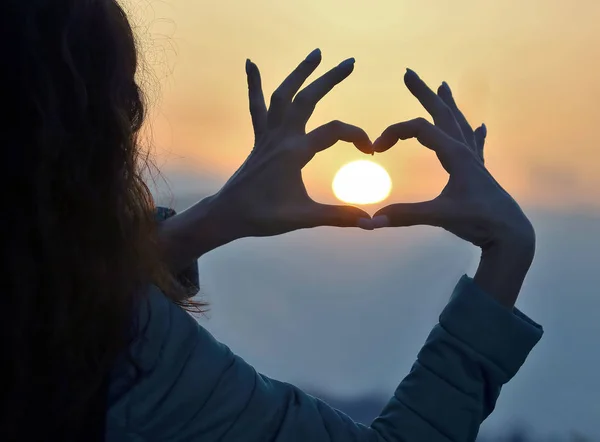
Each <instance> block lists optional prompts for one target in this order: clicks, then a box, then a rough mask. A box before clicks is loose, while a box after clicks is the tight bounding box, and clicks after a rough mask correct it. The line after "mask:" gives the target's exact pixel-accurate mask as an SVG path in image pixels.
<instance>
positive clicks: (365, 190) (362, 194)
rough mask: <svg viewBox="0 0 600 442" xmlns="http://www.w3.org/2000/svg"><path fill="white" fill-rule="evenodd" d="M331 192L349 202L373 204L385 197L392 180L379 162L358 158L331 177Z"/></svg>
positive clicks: (387, 194)
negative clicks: (358, 159)
mask: <svg viewBox="0 0 600 442" xmlns="http://www.w3.org/2000/svg"><path fill="white" fill-rule="evenodd" d="M332 187H333V193H334V194H335V196H336V197H337V198H338V199H339V200H341V201H343V202H345V203H349V204H374V203H378V202H381V201H383V200H384V199H386V198H387V197H388V196H389V194H390V192H391V190H392V180H391V179H390V176H389V175H388V173H387V171H386V170H385V169H384V168H383V167H381V166H380V165H379V164H377V163H375V162H373V161H368V160H360V161H353V162H352V163H348V164H346V165H345V166H342V167H341V168H340V170H339V171H338V172H337V173H336V175H335V178H334V179H333V184H332Z"/></svg>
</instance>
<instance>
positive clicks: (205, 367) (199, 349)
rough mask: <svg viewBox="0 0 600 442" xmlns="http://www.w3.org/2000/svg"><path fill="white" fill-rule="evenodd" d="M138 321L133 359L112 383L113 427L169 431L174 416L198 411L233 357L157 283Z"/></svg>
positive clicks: (122, 366)
mask: <svg viewBox="0 0 600 442" xmlns="http://www.w3.org/2000/svg"><path fill="white" fill-rule="evenodd" d="M133 324H134V330H135V332H136V337H135V340H134V341H133V343H132V344H131V346H130V349H129V352H130V356H131V357H128V356H127V355H124V356H123V358H122V360H120V361H119V362H118V363H117V365H116V366H115V368H114V371H113V375H112V378H111V382H110V387H109V400H108V403H109V408H108V415H107V426H108V430H109V433H110V432H113V433H114V432H121V433H123V432H133V433H135V434H150V433H152V432H156V431H158V432H160V433H163V434H164V433H168V432H169V428H171V427H176V426H177V425H176V419H175V416H177V419H183V420H185V419H187V418H189V416H187V415H188V414H192V415H193V413H194V410H196V411H197V408H198V406H199V404H202V403H203V398H207V397H208V396H209V395H210V392H211V388H212V386H213V385H214V384H215V383H216V382H217V380H218V379H219V377H220V374H221V373H222V372H223V371H224V370H226V369H227V367H228V366H229V365H231V364H232V363H233V360H234V355H233V354H232V352H231V351H230V350H229V348H228V347H227V346H225V345H223V344H221V343H219V342H218V341H217V340H216V339H215V338H214V337H213V336H212V335H211V334H210V333H209V332H208V331H207V330H206V329H204V328H203V327H202V326H200V324H198V322H197V321H196V320H195V318H193V317H192V316H191V315H190V314H189V313H188V312H186V311H185V310H183V309H182V308H180V307H179V306H177V305H176V304H174V303H173V302H172V301H171V300H169V299H168V298H167V297H166V296H165V295H164V294H163V293H162V292H161V291H160V290H159V289H158V288H156V287H151V288H150V289H149V291H148V294H147V296H146V297H145V298H144V300H143V302H142V303H141V304H140V306H139V308H138V310H137V312H136V315H135V318H134V322H133ZM132 362H133V363H132ZM134 365H135V366H137V367H138V368H139V371H137V373H136V368H135V366H134Z"/></svg>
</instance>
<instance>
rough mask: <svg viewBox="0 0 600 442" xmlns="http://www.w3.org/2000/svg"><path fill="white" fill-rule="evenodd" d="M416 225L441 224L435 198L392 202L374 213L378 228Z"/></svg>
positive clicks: (375, 223) (375, 224) (374, 224)
mask: <svg viewBox="0 0 600 442" xmlns="http://www.w3.org/2000/svg"><path fill="white" fill-rule="evenodd" d="M416 225H428V226H438V227H439V226H440V210H439V207H438V204H437V202H436V201H435V200H431V201H424V202H420V203H399V204H391V205H389V206H386V207H384V208H382V209H380V210H378V211H377V212H376V213H375V215H373V226H374V228H376V229H379V228H382V227H408V226H416Z"/></svg>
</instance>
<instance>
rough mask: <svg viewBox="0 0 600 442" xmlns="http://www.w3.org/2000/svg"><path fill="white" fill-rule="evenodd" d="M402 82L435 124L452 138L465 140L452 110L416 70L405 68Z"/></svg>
mask: <svg viewBox="0 0 600 442" xmlns="http://www.w3.org/2000/svg"><path fill="white" fill-rule="evenodd" d="M404 83H405V84H406V87H407V88H408V90H409V91H410V92H411V93H412V94H413V95H414V96H415V97H416V98H417V100H419V102H420V103H421V104H422V105H423V107H424V108H425V109H426V110H427V112H429V115H431V116H432V117H433V121H434V123H435V125H436V126H438V127H439V128H440V129H442V130H443V131H444V132H446V133H447V134H448V135H450V136H451V137H452V138H454V139H456V140H460V141H466V140H465V139H464V137H463V135H462V131H461V130H460V127H459V125H458V123H457V122H456V119H455V118H454V114H453V112H452V110H450V108H449V107H448V106H447V105H446V103H444V102H443V101H442V99H441V98H440V97H439V96H438V95H437V94H436V93H435V92H433V91H432V90H431V89H430V88H429V86H427V84H425V82H424V81H423V80H421V79H420V78H419V76H418V75H417V73H416V72H414V71H412V70H411V69H407V70H406V74H405V75H404Z"/></svg>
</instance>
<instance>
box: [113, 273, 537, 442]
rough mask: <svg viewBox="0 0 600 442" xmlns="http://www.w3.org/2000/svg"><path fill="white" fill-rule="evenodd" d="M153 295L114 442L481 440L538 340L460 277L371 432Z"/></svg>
mask: <svg viewBox="0 0 600 442" xmlns="http://www.w3.org/2000/svg"><path fill="white" fill-rule="evenodd" d="M149 299H150V302H149V304H148V306H146V307H145V308H144V310H143V313H142V315H141V321H140V324H139V326H140V329H141V330H144V333H143V335H142V336H143V337H142V338H141V339H140V341H138V343H137V344H136V345H135V346H134V347H133V354H134V356H135V359H136V361H138V363H139V365H140V368H141V370H142V372H141V373H142V375H141V377H140V378H139V379H138V381H137V382H136V383H135V384H134V385H132V384H131V383H129V381H128V379H131V378H130V376H131V374H132V373H133V372H132V371H131V368H129V369H128V366H127V365H125V364H124V365H122V366H121V367H120V368H119V369H118V370H116V371H115V374H114V379H113V382H112V388H111V394H110V398H109V404H110V409H109V413H108V423H107V428H108V435H107V437H108V439H107V440H111V441H113V440H114V441H119V440H140V441H143V440H170V441H203V442H212V441H222V442H230V441H231V442H237V441H244V442H253V441H256V442H259V441H260V442H262V441H267V440H268V441H272V442H295V441H303V442H304V441H311V442H350V441H355V442H363V441H364V442H367V441H377V442H379V441H380V442H384V441H385V442H422V441H428V442H438V441H439V442H442V441H443V442H450V441H451V442H459V441H460V442H468V441H474V440H475V437H476V435H477V432H478V429H479V426H480V424H481V422H482V421H483V420H484V419H485V418H486V417H487V415H488V414H489V413H490V412H491V411H492V409H493V408H494V404H495V401H496V398H497V395H498V393H499V391H500V387H501V386H502V385H503V384H505V383H506V382H508V381H509V380H510V379H511V378H512V377H513V376H514V374H515V373H516V372H517V370H518V369H519V367H520V366H521V364H522V363H523V361H524V360H525V358H526V356H527V354H528V353H529V351H530V350H531V348H532V347H533V346H534V345H535V343H536V342H537V341H538V340H539V338H540V337H541V334H542V331H541V329H540V328H539V326H537V325H535V324H534V323H533V322H532V321H530V320H529V319H527V318H526V317H525V316H523V315H522V314H521V313H520V312H518V311H516V310H515V311H514V312H511V311H509V310H508V309H506V308H505V307H502V306H500V305H499V304H498V303H497V302H496V301H494V300H493V299H492V298H491V297H490V296H488V295H487V294H486V293H484V292H483V291H482V290H480V289H479V288H478V287H477V286H476V285H475V283H474V282H473V281H472V280H471V279H470V278H468V277H463V279H462V280H461V281H460V282H459V283H458V285H457V287H456V289H455V290H454V294H453V295H452V298H451V300H450V302H449V303H448V306H447V307H446V308H445V310H444V311H443V313H442V314H441V316H440V322H439V324H438V325H436V326H435V327H434V329H433V330H432V332H431V334H430V336H429V338H428V339H427V342H426V343H425V345H424V347H423V349H422V350H421V351H420V353H419V356H418V358H417V361H416V362H415V364H414V366H413V369H412V370H411V372H410V374H409V375H408V376H407V377H406V378H405V379H404V380H403V381H402V383H400V385H399V387H398V388H397V389H396V391H395V392H394V394H393V396H392V398H391V399H390V401H389V403H388V405H387V406H386V407H385V408H384V410H383V411H382V413H381V415H380V416H379V417H378V418H377V419H376V420H375V421H374V422H373V423H372V424H371V426H365V425H362V424H359V423H356V422H354V421H352V419H350V418H349V417H348V416H346V415H345V414H343V413H342V412H340V411H338V410H335V409H333V408H331V407H329V406H328V405H327V404H326V403H324V402H322V401H321V400H319V399H317V398H314V397H312V396H309V395H307V394H305V393H304V392H302V391H301V390H300V389H298V388H296V387H294V386H293V385H290V384H287V383H284V382H279V381H275V380H272V379H269V378H268V377H266V376H263V375H261V374H259V373H257V372H256V371H255V370H254V368H253V367H252V366H251V365H249V364H247V363H246V362H245V361H244V360H242V359H241V358H239V357H238V356H236V355H234V354H233V353H232V352H231V351H230V350H229V348H227V347H226V346H225V345H223V344H221V343H219V342H217V341H216V340H215V339H214V338H213V337H212V336H211V335H210V334H209V333H208V332H207V331H206V330H205V329H203V328H202V327H200V326H199V325H198V324H197V322H196V321H195V320H194V319H193V318H192V317H191V316H190V315H189V314H188V313H186V312H185V311H183V310H181V309H180V308H179V307H178V306H176V305H174V304H172V303H171V302H170V301H168V300H167V299H166V298H165V297H164V296H162V294H161V293H160V292H158V291H153V292H152V293H151V295H150V298H149ZM148 307H149V310H148V309H147V308H148ZM148 312H150V314H148ZM392 341H393V340H392ZM128 373H129V374H128Z"/></svg>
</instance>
